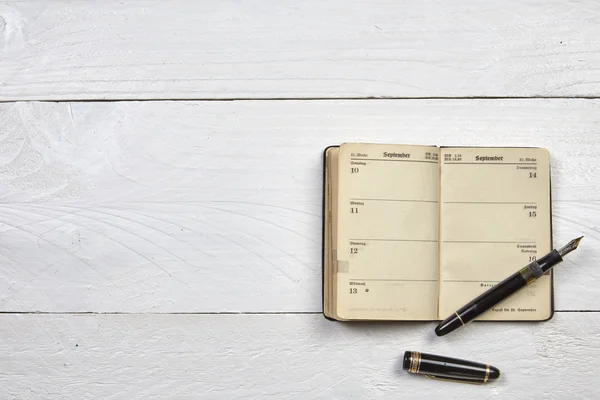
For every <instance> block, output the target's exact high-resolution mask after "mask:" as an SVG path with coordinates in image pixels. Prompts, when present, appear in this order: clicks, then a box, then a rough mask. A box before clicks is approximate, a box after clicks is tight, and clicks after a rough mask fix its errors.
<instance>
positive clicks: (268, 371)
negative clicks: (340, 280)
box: [0, 313, 600, 400]
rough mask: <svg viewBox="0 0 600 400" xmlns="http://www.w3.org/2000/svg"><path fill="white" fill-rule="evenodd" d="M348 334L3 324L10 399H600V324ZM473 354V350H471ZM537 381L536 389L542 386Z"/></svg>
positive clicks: (342, 328) (40, 318)
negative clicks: (444, 358) (493, 377)
mask: <svg viewBox="0 0 600 400" xmlns="http://www.w3.org/2000/svg"><path fill="white" fill-rule="evenodd" d="M433 328H434V324H417V323H406V324H391V325H388V324H359V325H351V324H347V325H344V324H340V323H333V322H330V321H327V320H325V319H324V318H322V317H321V316H317V315H269V316H265V315H236V316H233V315H6V314H5V315H0V337H2V340H1V341H0V354H2V358H1V359H0V360H1V361H0V366H1V369H2V373H1V374H0V397H1V398H6V399H12V398H15V399H21V398H23V399H24V398H38V397H42V398H44V399H48V400H51V399H63V398H78V399H83V398H95V399H100V398H101V399H123V398H178V399H250V398H268V397H274V398H275V397H276V398H278V399H292V398H293V399H297V398H311V399H332V398H335V399H347V398H351V397H352V398H354V397H356V398H362V399H367V398H368V399H389V398H390V396H392V397H397V396H401V397H402V398H408V399H417V398H422V397H423V393H424V391H427V390H433V391H436V392H438V393H444V395H445V397H446V398H455V399H481V398H500V399H508V398H512V399H515V398H525V397H526V398H542V397H546V396H547V395H549V394H551V395H552V397H556V398H559V397H560V398H566V397H572V394H573V393H576V394H577V397H578V398H595V397H596V396H597V387H596V386H595V385H593V384H590V383H591V382H595V381H596V378H597V375H596V374H597V370H598V368H600V361H599V358H598V354H599V353H600V329H599V328H600V314H598V313H566V314H565V313H563V314H559V315H557V316H556V318H555V319H554V320H552V321H549V322H544V323H531V324H518V323H501V324H496V323H489V324H488V323H473V324H471V325H469V326H467V327H465V328H462V331H460V332H459V331H457V332H455V333H454V334H453V335H452V336H448V337H444V338H443V339H441V338H436V337H435V335H434V333H433ZM465 344H466V345H465ZM406 350H410V351H422V352H430V353H434V354H442V355H448V356H455V357H459V358H464V359H471V360H474V361H480V362H484V363H489V364H491V365H494V366H496V367H497V368H499V369H500V371H501V376H500V378H499V380H497V381H495V382H493V383H489V384H487V385H482V386H472V385H465V384H459V383H454V382H442V381H435V380H431V379H427V378H426V377H421V376H415V375H409V374H408V373H406V372H404V371H402V368H401V365H402V364H401V360H402V355H403V353H404V351H406ZM533 381H535V384H533V383H532V382H533Z"/></svg>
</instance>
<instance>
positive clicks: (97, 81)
mask: <svg viewBox="0 0 600 400" xmlns="http://www.w3.org/2000/svg"><path fill="white" fill-rule="evenodd" d="M599 37H600V6H599V5H598V3H597V2H596V1H585V0H584V1H577V2H575V1H572V2H570V1H555V2H548V1H541V0H530V1H527V2H522V1H512V0H508V1H507V0H503V1H500V0H491V1H487V2H483V3H482V2H476V1H466V0H460V1H454V2H448V1H443V0H435V1H416V0H415V1H412V0H411V1H404V2H385V1H345V2H344V1H305V2H296V1H291V0H283V1H277V2H267V1H260V0H256V1H245V2H237V1H223V2H213V1H192V0H177V1H168V2H158V1H156V2H148V1H133V0H119V1H112V0H111V1H108V0H105V1H101V2H100V1H98V2H86V1H66V0H54V1H48V2H46V1H16V0H3V1H0V101H2V103H0V312H1V314H0V399H2V400H4V399H134V398H135V399H137V398H140V399H198V398H202V399H262V398H274V399H288V398H289V399H292V398H294V399H296V398H301V399H350V398H353V399H354V398H356V399H389V398H416V399H422V398H434V397H439V396H443V398H456V399H461V400H462V399H481V398H502V399H521V398H523V399H530V398H542V397H543V398H561V399H562V398H590V399H597V398H598V397H599V396H600V389H598V387H597V382H598V378H597V374H598V373H597V371H598V369H600V264H599V261H600V161H599V160H600V159H599V154H600V40H599V39H598V38H599ZM344 141H365V142H384V143H386V142H387V143H419V144H438V145H481V146H494V145H510V146H543V147H547V148H548V149H549V150H550V152H551V155H552V163H553V167H552V179H553V193H552V195H553V207H554V216H553V225H554V241H555V243H557V244H559V243H564V242H565V241H568V240H570V239H572V238H573V237H575V236H577V235H580V234H583V235H585V239H584V241H583V242H582V244H581V248H580V249H579V250H578V251H577V252H576V253H575V254H573V255H572V256H569V258H568V260H566V261H565V262H564V263H563V264H561V265H560V266H559V267H558V268H557V270H556V272H555V276H556V279H555V292H556V309H557V311H556V314H555V316H554V318H553V319H552V320H550V321H548V322H543V323H479V324H477V323H474V324H471V325H469V326H467V327H465V328H464V330H463V331H462V332H461V333H460V334H455V335H449V336H448V337H443V338H438V337H436V336H435V335H434V333H433V328H434V327H435V323H391V324H379V323H364V324H342V323H335V322H330V321H327V320H326V319H325V318H323V316H322V315H321V263H320V252H321V186H322V181H321V177H322V170H321V168H322V164H321V157H322V150H323V149H324V148H325V147H326V146H328V145H331V144H338V143H341V142H344ZM405 350H420V351H429V352H433V353H438V354H445V355H451V356H458V357H462V358H467V359H474V360H480V361H484V362H488V363H490V364H493V365H496V366H498V367H499V368H500V369H501V371H502V373H503V375H502V377H501V379H500V380H499V381H497V382H495V383H493V384H489V385H485V386H473V385H462V384H457V383H446V382H440V381H433V380H428V379H426V378H419V377H415V376H409V375H407V374H406V373H404V372H403V371H402V370H401V357H402V353H403V352H404V351H405ZM440 398H441V397H440Z"/></svg>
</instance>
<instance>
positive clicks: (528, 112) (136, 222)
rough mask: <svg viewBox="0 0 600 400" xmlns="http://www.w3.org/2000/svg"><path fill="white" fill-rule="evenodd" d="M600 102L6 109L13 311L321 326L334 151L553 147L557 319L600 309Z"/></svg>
mask: <svg viewBox="0 0 600 400" xmlns="http://www.w3.org/2000/svg"><path fill="white" fill-rule="evenodd" d="M599 115H600V101H598V100H583V99H580V100H564V99H560V100H558V99H556V100H420V101H415V100H394V101H392V100H378V101H375V100H365V101H337V100H336V101H284V102H282V101H260V102H254V101H241V102H239V101H236V102H227V101H226V102H108V103H104V102H100V103H89V102H83V103H49V102H42V103H37V102H23V103H5V104H1V105H0V127H1V132H2V136H1V138H0V148H1V151H0V160H1V164H0V165H1V168H2V169H1V175H0V185H1V186H0V243H2V246H0V259H1V260H2V267H0V274H1V275H0V276H1V278H2V279H0V311H13V312H26V311H43V312H282V311H285V312H318V311H320V310H321V295H320V294H321V261H320V254H321V196H322V191H321V186H322V162H321V157H322V151H323V149H324V148H325V147H326V146H328V145H331V144H338V143H340V142H343V141H376V142H383V143H425V144H438V145H480V146H494V145H499V146H542V147H547V148H548V149H549V150H550V153H551V156H552V178H553V203H554V218H553V225H554V233H555V234H554V240H555V242H556V243H557V245H562V243H565V242H566V241H568V240H570V239H572V238H573V237H575V236H578V235H581V234H583V235H585V240H584V241H583V242H582V245H581V248H580V250H578V251H577V252H576V253H574V254H572V255H570V256H569V257H568V259H567V260H566V261H565V262H564V263H563V264H561V265H560V266H559V267H557V269H556V270H555V272H556V281H555V282H556V308H557V309H558V310H600V300H599V296H600V270H599V269H598V268H595V266H596V265H598V261H599V260H600V253H599V250H598V248H599V245H600V233H599V228H598V227H599V226H600V214H599V211H600V194H599V193H600V162H599V161H598V154H599V153H600V132H599V130H598V126H599V118H600V117H599Z"/></svg>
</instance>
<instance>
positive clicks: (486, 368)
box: [483, 364, 490, 382]
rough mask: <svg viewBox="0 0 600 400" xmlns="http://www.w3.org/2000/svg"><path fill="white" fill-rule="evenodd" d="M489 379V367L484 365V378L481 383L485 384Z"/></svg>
mask: <svg viewBox="0 0 600 400" xmlns="http://www.w3.org/2000/svg"><path fill="white" fill-rule="evenodd" d="M489 377H490V366H489V365H487V364H486V365H485V378H483V382H487V381H488V378H489Z"/></svg>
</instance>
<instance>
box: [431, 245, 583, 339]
mask: <svg viewBox="0 0 600 400" xmlns="http://www.w3.org/2000/svg"><path fill="white" fill-rule="evenodd" d="M581 239H583V236H581V237H578V238H577V239H573V240H571V241H570V242H569V243H567V244H566V245H565V246H564V247H563V248H561V249H560V250H556V249H554V250H552V251H551V252H550V253H548V254H546V255H545V256H544V257H542V258H541V259H539V260H536V261H533V262H531V263H529V264H527V265H526V266H525V267H523V268H521V269H520V270H519V271H517V272H515V273H514V274H512V275H511V276H509V277H508V278H506V279H504V280H503V281H502V282H500V283H498V284H497V285H495V286H494V287H492V288H490V289H488V290H487V291H485V292H484V293H482V294H480V295H479V296H477V297H476V298H475V299H473V300H471V301H470V302H469V303H467V304H465V305H464V306H463V307H461V308H459V309H458V310H457V311H456V312H455V313H454V314H452V315H450V316H449V317H448V318H446V319H445V320H443V321H442V322H441V323H440V324H439V325H438V326H437V327H436V328H435V334H436V335H438V336H444V335H447V334H448V333H450V332H452V331H454V330H455V329H457V328H460V327H461V326H463V325H465V324H467V323H468V322H470V321H472V320H473V319H475V318H476V317H478V316H479V315H481V314H483V313H484V312H486V311H487V310H489V309H490V308H492V307H493V306H495V305H496V304H498V303H499V302H501V301H502V300H504V299H506V298H507V297H509V296H511V295H513V294H514V293H515V292H517V291H518V290H519V289H521V288H523V287H524V286H527V285H529V284H530V283H531V282H533V281H535V280H536V279H537V278H539V277H541V276H542V275H544V273H546V272H547V271H549V270H550V269H551V268H552V267H554V266H555V265H556V264H558V263H560V262H562V261H563V257H564V256H565V255H567V254H568V253H570V252H572V251H573V250H575V249H576V248H577V246H578V245H579V242H580V241H581Z"/></svg>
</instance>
